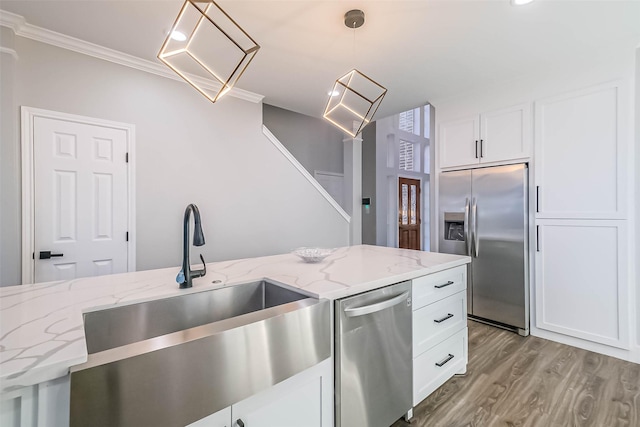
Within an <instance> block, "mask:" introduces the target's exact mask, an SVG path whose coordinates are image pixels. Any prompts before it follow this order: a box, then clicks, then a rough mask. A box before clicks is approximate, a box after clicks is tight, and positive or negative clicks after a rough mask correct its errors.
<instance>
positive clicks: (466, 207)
mask: <svg viewBox="0 0 640 427" xmlns="http://www.w3.org/2000/svg"><path fill="white" fill-rule="evenodd" d="M469 237H470V236H469V198H468V197H467V198H466V199H465V202H464V247H465V249H466V252H467V256H471V242H470V241H469Z"/></svg>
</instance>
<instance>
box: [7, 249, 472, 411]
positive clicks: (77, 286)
mask: <svg viewBox="0 0 640 427" xmlns="http://www.w3.org/2000/svg"><path fill="white" fill-rule="evenodd" d="M468 262H469V258H468V257H464V256H456V255H448V254H438V253H429V252H420V251H413V250H403V249H394V248H386V247H377V246H367V245H360V246H352V247H345V248H340V249H338V250H336V251H335V252H334V253H333V254H332V255H330V256H329V257H328V258H327V259H325V260H324V261H323V262H320V263H317V264H307V263H304V262H302V261H301V260H300V259H299V258H297V257H296V256H295V255H293V254H283V255H275V256H267V257H259V258H249V259H240V260H231V261H223V262H215V263H210V264H207V275H206V276H205V277H202V278H198V279H195V280H194V286H193V288H191V289H188V290H184V289H182V290H181V289H179V288H178V285H177V283H176V282H175V275H176V274H177V271H178V268H167V269H159V270H150V271H141V272H135V273H125V274H119V275H111V276H100V277H91V278H83V279H75V280H69V281H60V282H49V283H43V284H35V285H24V286H13V287H6V288H2V289H0V308H1V314H0V316H1V317H0V337H1V338H0V349H1V350H0V382H1V388H0V391H1V392H2V394H3V396H4V398H5V400H6V398H7V397H11V396H12V395H17V393H20V391H21V390H22V389H24V388H26V387H30V386H35V385H37V384H40V383H44V382H47V381H51V380H55V379H57V378H61V377H65V376H66V375H67V374H68V372H69V368H70V367H72V366H74V365H78V364H81V363H84V362H85V361H86V360H87V347H86V341H85V336H84V328H83V318H82V315H83V313H85V312H88V311H96V310H101V309H105V308H110V307H114V306H117V305H125V304H133V303H137V302H142V301H149V300H154V299H161V298H168V297H172V296H177V295H182V294H185V293H193V292H200V291H205V290H211V289H215V288H219V287H225V286H234V285H238V284H243V283H246V282H250V281H255V280H261V279H268V280H270V281H272V282H277V283H279V284H282V285H284V286H288V287H291V288H295V289H299V290H301V291H303V292H304V293H306V294H308V295H309V296H311V297H315V298H319V299H329V300H335V299H339V298H343V297H347V296H350V295H355V294H358V293H361V292H366V291H369V290H372V289H377V288H380V287H383V286H387V285H390V284H393V283H397V282H400V281H404V280H411V279H416V278H419V277H423V276H428V275H432V274H434V273H438V272H441V271H443V270H448V269H453V268H455V267H459V266H463V265H465V264H466V263H468Z"/></svg>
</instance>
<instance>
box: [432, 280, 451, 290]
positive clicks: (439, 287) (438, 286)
mask: <svg viewBox="0 0 640 427" xmlns="http://www.w3.org/2000/svg"><path fill="white" fill-rule="evenodd" d="M449 285H453V282H452V281H451V280H449V281H448V282H447V283H443V284H442V285H434V286H433V287H434V288H436V289H441V288H444V287H447V286H449Z"/></svg>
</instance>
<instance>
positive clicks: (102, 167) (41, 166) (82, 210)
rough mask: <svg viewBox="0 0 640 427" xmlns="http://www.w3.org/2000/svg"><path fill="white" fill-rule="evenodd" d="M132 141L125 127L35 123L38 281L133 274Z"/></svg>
mask: <svg viewBox="0 0 640 427" xmlns="http://www.w3.org/2000/svg"><path fill="white" fill-rule="evenodd" d="M127 141H128V139H127V132H126V130H124V129H116V128H112V127H103V126H97V125H92V124H84V123H78V122H75V121H70V120H61V119H53V118H44V117H35V118H34V121H33V162H34V164H33V167H34V174H33V179H34V192H35V193H34V260H35V261H34V262H35V277H34V282H35V283H38V282H45V281H50V280H65V279H73V278H77V277H87V276H98V275H103V274H112V273H123V272H126V271H127V261H128V253H127V250H128V244H127V243H128V242H127V240H128V235H127V224H128V211H129V206H128V183H127V163H126V152H127V143H128V142H127ZM47 252H50V255H48V254H47ZM49 256H50V258H49Z"/></svg>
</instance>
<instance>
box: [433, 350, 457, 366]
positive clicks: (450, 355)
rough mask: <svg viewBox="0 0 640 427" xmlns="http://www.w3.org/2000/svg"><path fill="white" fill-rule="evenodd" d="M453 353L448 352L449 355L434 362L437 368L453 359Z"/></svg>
mask: <svg viewBox="0 0 640 427" xmlns="http://www.w3.org/2000/svg"><path fill="white" fill-rule="evenodd" d="M453 357H454V356H453V354H451V353H449V355H448V356H447V357H446V358H445V359H444V360H443V361H441V362H436V366H437V367H438V368H442V367H443V366H444V365H446V364H447V363H448V362H449V361H450V360H451V359H453Z"/></svg>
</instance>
